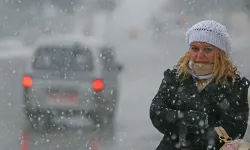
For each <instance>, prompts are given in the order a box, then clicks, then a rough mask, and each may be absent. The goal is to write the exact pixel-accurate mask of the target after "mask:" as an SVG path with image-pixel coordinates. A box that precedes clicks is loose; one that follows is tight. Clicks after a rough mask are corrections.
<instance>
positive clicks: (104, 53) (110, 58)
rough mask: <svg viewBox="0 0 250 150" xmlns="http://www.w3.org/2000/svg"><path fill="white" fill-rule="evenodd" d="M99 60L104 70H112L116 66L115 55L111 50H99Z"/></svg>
mask: <svg viewBox="0 0 250 150" xmlns="http://www.w3.org/2000/svg"><path fill="white" fill-rule="evenodd" d="M100 59H101V62H102V66H103V69H105V70H112V68H114V67H115V65H116V63H115V54H114V51H113V49H112V48H107V47H105V48H102V49H101V50H100Z"/></svg>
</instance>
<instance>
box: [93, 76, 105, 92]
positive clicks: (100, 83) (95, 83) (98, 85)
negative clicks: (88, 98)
mask: <svg viewBox="0 0 250 150" xmlns="http://www.w3.org/2000/svg"><path fill="white" fill-rule="evenodd" d="M92 87H93V89H94V90H95V91H101V90H103V88H104V82H103V80H101V79H96V80H94V81H93V83H92Z"/></svg>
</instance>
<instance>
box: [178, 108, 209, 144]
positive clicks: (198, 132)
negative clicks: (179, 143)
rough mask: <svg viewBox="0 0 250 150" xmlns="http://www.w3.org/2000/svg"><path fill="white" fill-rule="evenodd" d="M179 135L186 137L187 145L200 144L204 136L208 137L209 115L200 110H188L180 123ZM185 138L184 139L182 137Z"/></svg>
mask: <svg viewBox="0 0 250 150" xmlns="http://www.w3.org/2000/svg"><path fill="white" fill-rule="evenodd" d="M178 127H179V136H180V135H181V136H182V137H181V138H184V139H185V141H186V146H190V145H192V146H195V145H199V144H200V142H201V139H202V138H206V136H205V134H206V130H207V129H208V115H207V114H206V113H205V112H200V111H192V110H190V111H186V112H185V113H184V115H183V117H182V118H181V119H180V121H179V123H178ZM182 140H183V139H182Z"/></svg>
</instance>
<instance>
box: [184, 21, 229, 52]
mask: <svg viewBox="0 0 250 150" xmlns="http://www.w3.org/2000/svg"><path fill="white" fill-rule="evenodd" d="M194 41H200V42H206V43H209V44H212V45H214V46H216V47H218V48H219V49H221V50H223V51H225V52H226V54H227V55H228V56H231V40H230V36H229V34H228V32H227V29H226V27H225V26H224V25H222V24H220V23H218V22H216V21H213V20H204V21H200V22H198V23H196V24H195V25H193V26H192V27H191V28H189V29H188V31H187V33H186V42H187V43H188V44H189V45H190V44H191V43H192V42H194Z"/></svg>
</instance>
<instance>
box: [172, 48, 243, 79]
mask: <svg viewBox="0 0 250 150" xmlns="http://www.w3.org/2000/svg"><path fill="white" fill-rule="evenodd" d="M218 55H219V57H215V59H214V69H213V73H214V74H213V76H212V80H213V81H215V82H216V83H228V77H230V78H232V80H233V81H234V80H235V78H236V76H237V73H238V71H237V67H236V66H234V65H233V63H232V61H231V60H230V59H229V58H228V57H227V55H226V53H225V52H224V51H222V50H219V51H218ZM189 61H190V54H189V52H187V53H186V54H185V55H184V56H182V57H181V58H180V59H179V61H178V63H177V65H175V68H176V69H177V70H178V73H179V74H183V75H184V77H185V76H187V75H188V74H190V69H189V65H188V63H189Z"/></svg>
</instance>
